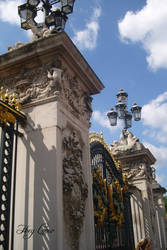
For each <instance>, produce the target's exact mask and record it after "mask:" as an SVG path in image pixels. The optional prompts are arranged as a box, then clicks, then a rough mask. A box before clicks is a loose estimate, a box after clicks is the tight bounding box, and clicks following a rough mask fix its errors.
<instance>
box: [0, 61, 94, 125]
mask: <svg viewBox="0 0 167 250" xmlns="http://www.w3.org/2000/svg"><path fill="white" fill-rule="evenodd" d="M81 84H82V83H81V82H80V81H79V79H77V77H76V76H75V75H72V74H69V72H68V71H67V69H66V67H65V66H63V65H62V62H61V61H60V60H59V59H58V58H57V59H56V60H55V61H54V62H52V63H48V64H46V65H42V66H41V67H39V68H37V69H32V70H30V71H27V70H26V69H24V68H23V69H22V71H21V72H20V74H19V75H18V76H14V77H9V78H6V79H5V80H4V79H1V78H0V86H5V88H9V90H10V91H11V92H15V93H16V94H17V98H18V99H19V101H20V103H21V104H22V105H25V104H28V103H31V102H34V101H37V100H42V99H46V98H48V97H52V96H57V97H58V98H59V101H60V102H62V103H63V105H64V106H65V107H66V108H67V109H68V110H69V111H70V112H71V113H72V114H73V115H74V116H76V117H77V118H78V119H81V120H84V121H88V122H89V120H90V117H91V115H92V106H91V102H92V97H91V96H89V95H88V94H87V93H86V92H85V91H84V90H83V88H82V85H81Z"/></svg>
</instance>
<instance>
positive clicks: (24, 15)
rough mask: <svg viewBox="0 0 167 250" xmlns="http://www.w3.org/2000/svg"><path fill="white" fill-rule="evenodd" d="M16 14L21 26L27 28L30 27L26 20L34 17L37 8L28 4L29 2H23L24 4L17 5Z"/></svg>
mask: <svg viewBox="0 0 167 250" xmlns="http://www.w3.org/2000/svg"><path fill="white" fill-rule="evenodd" d="M18 14H19V16H20V19H21V28H22V29H25V30H28V29H30V26H29V24H28V21H30V20H32V19H34V18H35V17H36V15H37V9H36V7H34V6H32V5H30V4H29V3H25V4H22V5H20V6H18Z"/></svg>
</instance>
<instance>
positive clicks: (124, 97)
mask: <svg viewBox="0 0 167 250" xmlns="http://www.w3.org/2000/svg"><path fill="white" fill-rule="evenodd" d="M116 97H117V98H118V101H120V102H122V103H123V104H125V105H127V101H128V94H127V93H126V92H125V91H124V90H123V89H120V92H119V93H118V94H117V95H116Z"/></svg>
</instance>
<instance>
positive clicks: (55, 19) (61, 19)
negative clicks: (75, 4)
mask: <svg viewBox="0 0 167 250" xmlns="http://www.w3.org/2000/svg"><path fill="white" fill-rule="evenodd" d="M67 20H68V17H67V16H66V15H65V14H64V13H63V12H62V11H61V10H60V9H57V10H56V11H52V12H51V14H50V15H48V16H46V18H45V23H46V25H47V26H48V27H51V26H53V27H54V28H55V30H56V31H57V32H60V31H63V30H64V28H65V24H66V21H67Z"/></svg>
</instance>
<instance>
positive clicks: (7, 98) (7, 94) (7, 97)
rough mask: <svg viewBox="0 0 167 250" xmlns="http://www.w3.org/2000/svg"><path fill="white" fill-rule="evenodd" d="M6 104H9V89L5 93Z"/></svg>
mask: <svg viewBox="0 0 167 250" xmlns="http://www.w3.org/2000/svg"><path fill="white" fill-rule="evenodd" d="M4 101H5V102H6V103H9V90H8V89H7V90H6V93H5V100H4Z"/></svg>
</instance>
